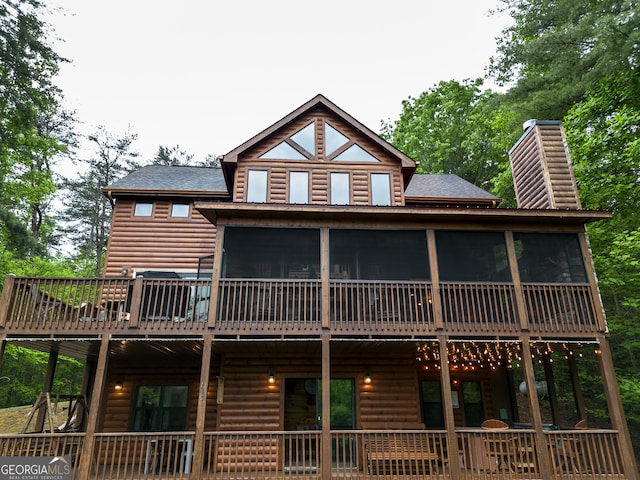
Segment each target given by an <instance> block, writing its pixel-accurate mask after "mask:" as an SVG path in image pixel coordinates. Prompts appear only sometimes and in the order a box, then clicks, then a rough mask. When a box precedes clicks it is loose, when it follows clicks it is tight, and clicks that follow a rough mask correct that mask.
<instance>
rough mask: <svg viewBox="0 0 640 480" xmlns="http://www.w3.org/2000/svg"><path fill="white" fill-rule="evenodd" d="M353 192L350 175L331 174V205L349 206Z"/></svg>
mask: <svg viewBox="0 0 640 480" xmlns="http://www.w3.org/2000/svg"><path fill="white" fill-rule="evenodd" d="M350 199H351V190H350V188H349V174H348V173H336V172H334V173H332V174H331V205H349V201H350Z"/></svg>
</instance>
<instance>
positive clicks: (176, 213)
mask: <svg viewBox="0 0 640 480" xmlns="http://www.w3.org/2000/svg"><path fill="white" fill-rule="evenodd" d="M189 210H190V205H189V204H188V203H174V204H173V205H171V216H172V217H174V218H189Z"/></svg>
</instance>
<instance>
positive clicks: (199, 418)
mask: <svg viewBox="0 0 640 480" xmlns="http://www.w3.org/2000/svg"><path fill="white" fill-rule="evenodd" d="M212 347H213V336H212V335H211V334H205V335H204V340H203V345H202V366H201V367H200V383H199V388H198V411H197V413H196V433H195V437H194V442H193V443H194V449H193V470H192V476H193V477H194V478H197V479H199V478H201V477H202V468H203V466H204V431H205V421H206V414H207V392H208V391H209V375H210V372H211V350H212Z"/></svg>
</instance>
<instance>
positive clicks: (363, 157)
mask: <svg viewBox="0 0 640 480" xmlns="http://www.w3.org/2000/svg"><path fill="white" fill-rule="evenodd" d="M334 160H336V161H338V162H379V160H378V159H377V158H376V157H374V156H373V155H371V154H370V153H369V152H367V151H366V150H365V149H364V148H362V147H361V146H360V145H356V144H353V145H351V146H350V147H349V148H347V149H346V150H345V151H344V152H342V153H341V154H340V155H338V156H337V157H336V158H334Z"/></svg>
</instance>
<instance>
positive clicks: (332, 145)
mask: <svg viewBox="0 0 640 480" xmlns="http://www.w3.org/2000/svg"><path fill="white" fill-rule="evenodd" d="M324 143H325V154H326V155H327V156H329V155H331V154H332V153H333V152H335V151H336V150H338V149H339V148H340V147H342V146H343V145H345V144H347V143H349V139H348V138H347V137H345V136H344V135H343V134H341V133H340V132H339V131H337V130H336V129H335V128H333V127H332V126H331V125H329V124H328V123H325V124H324Z"/></svg>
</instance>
